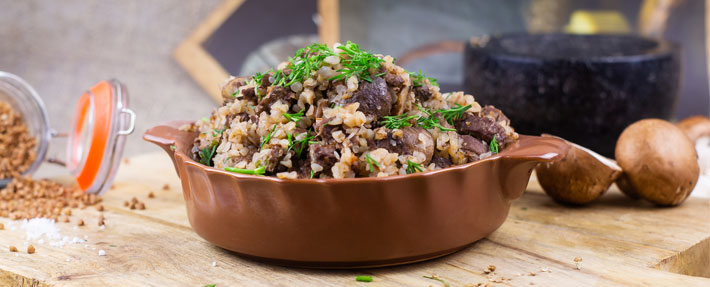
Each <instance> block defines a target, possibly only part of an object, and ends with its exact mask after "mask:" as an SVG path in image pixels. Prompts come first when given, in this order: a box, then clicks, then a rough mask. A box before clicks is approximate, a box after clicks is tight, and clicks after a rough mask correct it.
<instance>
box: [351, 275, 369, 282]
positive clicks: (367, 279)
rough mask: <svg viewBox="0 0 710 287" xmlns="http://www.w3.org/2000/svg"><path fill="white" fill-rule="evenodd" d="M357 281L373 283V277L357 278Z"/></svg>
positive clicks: (361, 276)
mask: <svg viewBox="0 0 710 287" xmlns="http://www.w3.org/2000/svg"><path fill="white" fill-rule="evenodd" d="M355 281H357V282H372V276H366V275H360V276H355Z"/></svg>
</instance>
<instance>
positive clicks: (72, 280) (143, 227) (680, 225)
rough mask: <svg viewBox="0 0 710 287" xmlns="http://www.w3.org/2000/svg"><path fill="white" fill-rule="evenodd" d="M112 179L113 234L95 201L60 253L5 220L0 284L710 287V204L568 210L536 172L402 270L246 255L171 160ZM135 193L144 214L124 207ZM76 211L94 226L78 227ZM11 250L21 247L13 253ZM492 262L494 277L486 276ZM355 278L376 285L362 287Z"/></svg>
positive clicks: (146, 161)
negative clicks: (199, 224) (212, 223)
mask: <svg viewBox="0 0 710 287" xmlns="http://www.w3.org/2000/svg"><path fill="white" fill-rule="evenodd" d="M166 184H167V185H169V187H168V188H167V190H164V189H163V186H164V185H166ZM114 186H115V188H114V189H112V190H110V191H109V192H108V193H107V194H106V195H105V196H104V203H103V204H104V206H105V207H106V211H105V212H104V215H105V217H106V228H105V229H103V230H102V229H100V228H99V227H98V225H97V218H98V215H99V212H98V211H96V209H95V208H93V207H90V208H86V209H84V210H75V212H74V216H73V218H72V220H73V222H71V223H58V226H59V227H60V228H61V233H62V235H64V236H68V238H73V237H77V238H84V236H87V238H88V240H87V242H86V243H78V244H68V245H66V246H64V247H63V248H59V247H53V246H50V244H49V243H48V242H45V243H44V244H40V243H38V242H37V241H33V242H31V243H32V244H33V245H34V246H35V247H36V250H37V252H36V253H35V254H27V253H26V252H25V250H26V247H25V245H24V244H25V242H26V241H25V236H26V235H25V232H24V231H23V230H22V229H21V228H20V227H19V226H20V224H19V223H18V222H14V223H12V222H11V221H10V220H8V219H6V218H0V222H2V223H4V224H5V227H6V228H5V230H0V248H1V250H0V286H205V285H206V284H216V286H219V287H222V286H444V284H442V283H440V282H438V281H434V280H431V279H427V278H424V277H423V276H430V275H432V274H437V275H438V276H439V277H440V278H442V279H443V280H445V281H447V282H448V283H449V284H450V286H465V285H466V284H473V286H476V284H478V283H483V284H485V283H490V284H491V286H504V285H508V286H530V285H542V286H591V285H614V286H621V285H674V286H710V279H709V278H706V277H709V276H710V218H709V217H710V200H707V199H698V198H690V199H688V200H687V201H686V202H685V203H684V204H683V205H681V206H679V207H675V208H656V207H653V206H652V205H650V204H647V203H644V202H641V201H632V200H629V199H627V198H625V197H624V196H623V195H622V194H621V193H619V192H618V191H616V190H612V191H610V192H609V194H606V195H604V196H603V198H602V199H601V200H599V201H598V202H595V203H594V204H593V205H590V206H588V207H564V206H560V205H558V204H556V203H554V202H552V200H550V199H549V198H548V197H547V196H546V195H544V194H543V193H542V192H541V191H540V188H539V186H538V185H537V183H536V182H535V181H534V177H533V180H531V184H530V186H529V187H528V192H526V193H525V195H523V197H522V198H520V199H518V200H516V201H515V202H514V203H513V207H512V209H511V212H510V215H509V216H508V220H507V221H506V222H505V224H503V226H502V227H501V228H500V229H499V230H498V231H496V232H494V233H493V234H491V235H490V236H488V238H485V239H483V240H480V241H479V242H477V243H475V244H473V245H472V246H471V247H469V248H466V249H464V250H463V251H461V252H458V253H455V254H453V255H449V256H446V257H443V258H440V259H436V260H431V261H427V262H422V263H416V264H411V265H405V266H400V267H388V268H377V269H364V270H311V269H296V268H288V267H280V266H274V265H269V264H263V263H260V262H256V261H251V260H247V259H243V258H240V257H238V256H236V255H234V254H232V253H230V252H228V251H225V250H223V249H221V248H219V247H216V246H214V245H212V244H210V243H208V242H206V241H205V240H203V239H202V238H200V237H199V236H197V234H195V233H194V232H192V230H191V229H190V225H189V223H188V219H187V214H186V212H185V207H184V203H183V197H182V193H181V189H180V186H179V179H178V178H177V176H176V174H175V171H174V169H173V166H172V165H171V162H170V160H169V158H168V157H167V155H164V154H162V153H154V154H147V155H144V156H138V157H134V158H131V159H130V160H127V161H124V162H123V163H122V166H121V168H120V171H119V174H118V176H117V179H116V181H115V184H114ZM149 192H153V193H154V194H155V198H153V199H149V198H148V193H149ZM134 196H135V197H136V198H138V199H139V200H141V201H143V202H145V204H146V207H147V208H146V210H142V211H138V210H130V209H128V208H127V207H124V205H123V203H124V201H126V200H130V199H131V198H132V197H134ZM80 218H81V219H83V220H84V221H85V222H86V224H87V225H86V226H83V227H77V228H75V227H74V226H75V225H76V221H77V220H78V219H80ZM9 245H14V246H17V247H18V249H20V252H19V253H17V255H15V253H10V252H9V251H8V246H9ZM98 250H104V251H105V252H106V255H105V256H99V255H98ZM575 257H579V258H581V259H582V261H581V266H580V267H581V269H577V268H576V266H575V262H574V258H575ZM213 262H215V263H216V266H213ZM489 265H495V266H496V269H495V272H494V273H492V274H485V273H484V272H483V270H484V269H485V268H487V266H489ZM674 272H676V273H674ZM679 273H682V274H689V275H695V276H689V275H682V274H679ZM357 275H370V276H372V277H373V279H374V281H373V282H370V283H363V282H356V281H355V276H357ZM701 276H705V277H701ZM496 282H503V283H496Z"/></svg>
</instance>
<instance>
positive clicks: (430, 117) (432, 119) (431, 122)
mask: <svg viewBox="0 0 710 287" xmlns="http://www.w3.org/2000/svg"><path fill="white" fill-rule="evenodd" d="M417 108H418V109H419V110H420V111H422V113H424V114H425V115H426V116H425V117H423V116H420V117H419V118H418V119H417V126H419V127H422V128H425V129H428V130H430V129H434V128H439V129H440V130H442V131H456V129H450V128H447V127H444V126H442V125H441V123H440V122H439V118H437V117H436V116H435V115H434V113H433V112H432V111H430V110H427V109H425V108H424V107H422V106H420V105H417Z"/></svg>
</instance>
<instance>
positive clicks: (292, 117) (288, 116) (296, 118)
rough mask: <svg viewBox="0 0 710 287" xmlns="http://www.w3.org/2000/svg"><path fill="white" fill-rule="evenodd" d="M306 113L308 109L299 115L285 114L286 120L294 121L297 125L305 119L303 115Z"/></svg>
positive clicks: (301, 111)
mask: <svg viewBox="0 0 710 287" xmlns="http://www.w3.org/2000/svg"><path fill="white" fill-rule="evenodd" d="M305 111H306V109H305V108H304V109H302V110H300V111H299V112H298V113H295V114H289V113H283V116H284V118H286V119H287V120H289V121H292V122H294V123H297V122H298V121H300V120H301V119H302V118H303V113H304V112H305Z"/></svg>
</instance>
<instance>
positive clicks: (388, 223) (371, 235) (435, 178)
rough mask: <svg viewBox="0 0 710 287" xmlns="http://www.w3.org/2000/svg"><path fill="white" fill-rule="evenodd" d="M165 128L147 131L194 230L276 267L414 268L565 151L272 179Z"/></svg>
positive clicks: (526, 144) (527, 139) (500, 214)
mask: <svg viewBox="0 0 710 287" xmlns="http://www.w3.org/2000/svg"><path fill="white" fill-rule="evenodd" d="M185 123H187V122H171V123H166V124H164V125H160V126H157V127H154V128H152V129H150V130H148V131H147V132H146V134H145V135H144V139H146V140H148V141H150V142H153V143H156V144H158V145H159V146H161V147H162V148H163V149H164V150H165V151H166V152H167V153H168V154H169V155H170V156H171V158H172V159H173V163H174V164H175V169H176V171H177V173H178V175H179V176H180V179H181V181H182V187H183V193H184V197H185V202H186V205H187V213H188V217H189V220H190V224H191V225H192V228H193V229H194V230H195V232H197V234H199V235H200V236H202V237H203V238H205V239H206V240H208V241H210V242H212V243H214V244H216V245H218V246H220V247H222V248H225V249H228V250H231V251H234V252H236V253H239V254H241V255H244V256H248V257H251V258H256V259H260V260H267V261H270V262H273V263H276V264H283V265H293V266H303V267H318V268H355V267H372V266H386V265H396V264H403V263H410V262H416V261H421V260H426V259H429V258H434V257H438V256H443V255H446V254H449V253H452V252H455V251H457V250H460V249H462V248H464V247H466V246H468V245H470V244H471V243H473V242H475V241H477V240H479V239H481V238H483V237H485V236H487V235H488V234H490V233H491V232H493V231H495V230H496V229H497V228H498V227H499V226H500V225H501V224H503V222H504V221H505V219H506V217H507V215H508V209H509V208H510V204H511V201H512V200H513V199H516V198H518V197H519V196H520V195H521V194H522V193H523V191H524V190H525V188H526V186H527V183H528V179H529V177H530V173H531V172H532V170H533V168H534V167H535V165H536V164H537V163H539V162H545V161H551V160H556V159H557V158H558V157H559V154H561V153H563V151H565V150H566V149H567V148H568V147H567V146H566V144H565V143H564V142H563V141H561V140H558V139H554V138H541V137H532V136H521V137H520V140H519V142H518V143H516V144H513V145H510V146H509V147H507V148H506V149H505V150H503V151H502V152H501V153H499V154H496V155H494V156H492V157H490V158H487V159H484V160H480V161H477V162H474V163H469V164H465V165H459V166H454V167H450V168H447V169H442V170H437V171H429V172H424V173H416V174H411V175H402V176H392V177H384V178H350V179H327V180H324V179H278V178H276V177H267V176H253V175H244V174H236V173H230V172H226V171H223V170H219V169H215V168H212V167H207V166H204V165H202V164H200V163H198V162H196V161H194V160H193V159H191V158H190V156H189V151H190V149H191V148H192V143H193V139H194V138H195V136H196V133H189V132H183V131H179V130H178V127H179V126H181V125H182V124H185Z"/></svg>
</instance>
